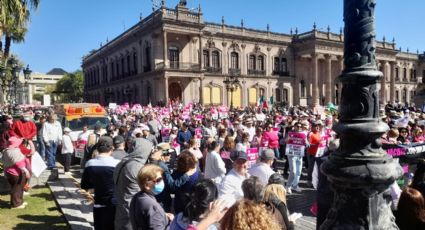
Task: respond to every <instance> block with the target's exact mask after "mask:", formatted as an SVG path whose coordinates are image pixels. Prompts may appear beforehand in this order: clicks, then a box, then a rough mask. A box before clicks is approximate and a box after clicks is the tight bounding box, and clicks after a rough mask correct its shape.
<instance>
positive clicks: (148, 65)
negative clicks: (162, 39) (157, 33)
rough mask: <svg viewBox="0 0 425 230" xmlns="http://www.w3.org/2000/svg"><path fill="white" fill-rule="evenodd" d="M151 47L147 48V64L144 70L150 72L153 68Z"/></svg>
mask: <svg viewBox="0 0 425 230" xmlns="http://www.w3.org/2000/svg"><path fill="white" fill-rule="evenodd" d="M151 63H152V62H151V47H150V46H147V47H146V48H145V66H144V72H149V71H151V70H152V66H151Z"/></svg>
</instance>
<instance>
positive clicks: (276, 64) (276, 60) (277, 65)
mask: <svg viewBox="0 0 425 230" xmlns="http://www.w3.org/2000/svg"><path fill="white" fill-rule="evenodd" d="M273 67H274V68H273V71H275V72H279V71H280V58H279V57H275V58H274V66H273Z"/></svg>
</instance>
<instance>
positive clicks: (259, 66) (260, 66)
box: [257, 56, 264, 70]
mask: <svg viewBox="0 0 425 230" xmlns="http://www.w3.org/2000/svg"><path fill="white" fill-rule="evenodd" d="M257 69H258V70H264V56H258V58H257Z"/></svg>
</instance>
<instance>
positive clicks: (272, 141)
mask: <svg viewBox="0 0 425 230" xmlns="http://www.w3.org/2000/svg"><path fill="white" fill-rule="evenodd" d="M261 146H262V147H266V148H269V149H271V150H273V152H274V155H275V158H276V159H280V153H279V137H278V136H277V132H276V131H274V130H273V124H272V123H267V124H266V125H265V131H264V132H263V137H262V139H261Z"/></svg>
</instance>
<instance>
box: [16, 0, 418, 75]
mask: <svg viewBox="0 0 425 230" xmlns="http://www.w3.org/2000/svg"><path fill="white" fill-rule="evenodd" d="M156 1H157V2H160V0H156ZM165 2H166V5H167V7H171V8H174V7H175V6H176V4H177V3H178V2H179V0H166V1H165ZM187 3H188V7H189V8H193V9H194V8H197V7H198V5H199V4H200V5H201V8H202V12H203V14H204V21H207V22H216V23H221V17H222V16H224V19H225V23H226V24H230V25H237V26H239V25H240V23H241V19H243V20H244V26H245V27H247V28H254V29H263V30H265V29H266V27H267V24H269V25H270V30H271V31H273V32H281V33H288V34H289V31H290V30H291V28H292V29H293V30H295V28H298V31H299V33H303V32H307V31H310V30H311V29H312V28H313V23H314V22H316V24H317V28H318V29H321V30H323V31H325V30H326V28H327V27H328V25H329V26H330V28H331V31H332V32H335V33H339V30H340V28H341V27H343V26H344V23H343V0H262V1H255V0H187ZM424 9H425V1H424V0H377V6H376V11H375V18H376V33H377V40H382V38H383V36H385V37H386V40H387V41H392V39H393V38H395V42H396V46H397V48H399V47H401V48H402V50H403V51H406V49H407V48H409V50H410V52H416V51H417V50H419V52H420V53H423V52H424V51H425V25H424V22H425V18H424V13H423V10H424ZM150 13H152V0H41V3H40V5H39V8H38V9H37V10H36V11H33V12H32V15H31V22H30V25H29V31H28V33H27V35H26V37H25V41H24V43H21V44H12V47H11V52H12V53H14V54H16V55H17V56H18V57H19V59H20V60H22V62H23V63H25V64H29V65H30V68H31V69H32V70H33V71H35V72H41V73H46V72H48V71H49V70H51V69H52V68H63V69H64V70H66V71H68V72H72V71H76V70H78V69H81V60H82V57H83V56H84V55H86V54H88V52H89V51H90V50H92V49H97V48H99V47H100V44H101V43H103V44H105V42H106V40H107V39H109V41H111V40H112V39H113V38H115V37H116V36H118V35H119V34H121V33H122V32H124V31H125V30H126V29H128V28H130V27H131V26H133V25H134V24H136V23H137V21H138V20H139V17H140V15H142V17H147V16H148V15H149V14H150Z"/></svg>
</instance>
